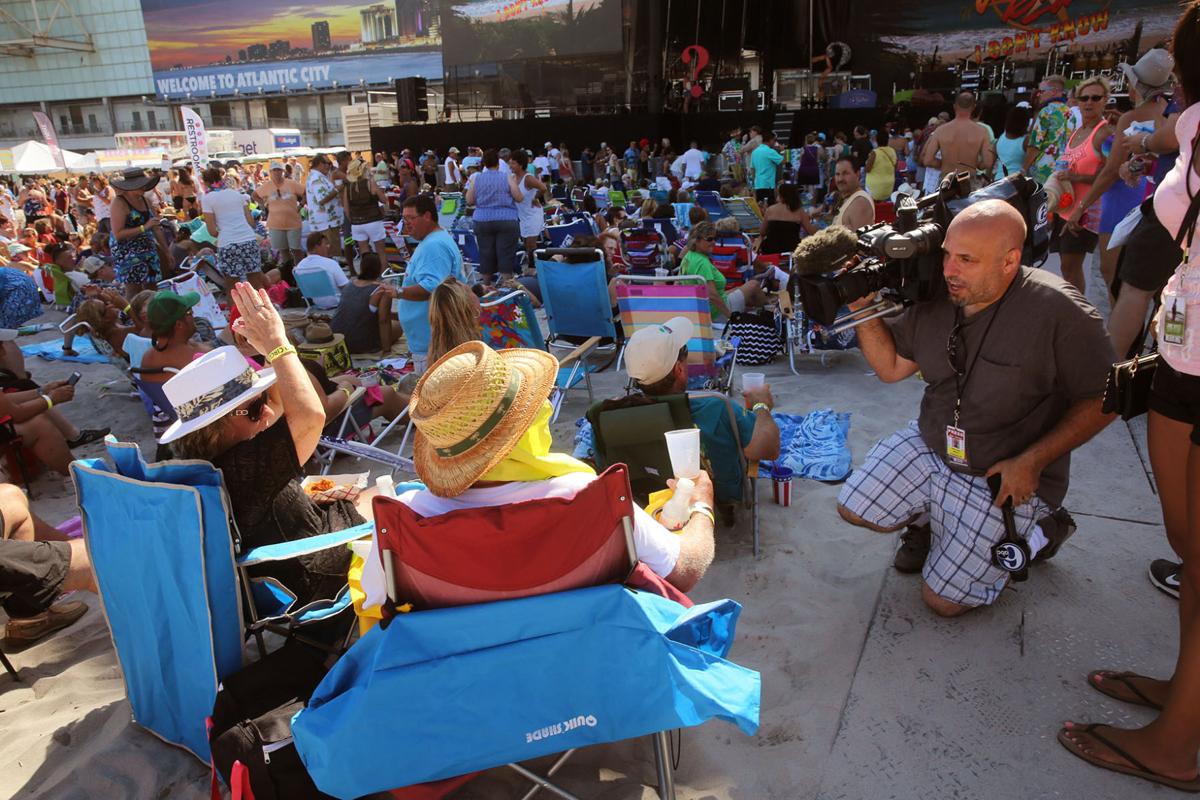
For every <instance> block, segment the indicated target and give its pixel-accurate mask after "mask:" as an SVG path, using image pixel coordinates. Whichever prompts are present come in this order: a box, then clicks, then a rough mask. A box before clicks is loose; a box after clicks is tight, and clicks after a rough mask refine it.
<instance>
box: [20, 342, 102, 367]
mask: <svg viewBox="0 0 1200 800" xmlns="http://www.w3.org/2000/svg"><path fill="white" fill-rule="evenodd" d="M62 347H63V340H62V339H53V340H51V341H49V342H38V343H37V344H27V345H25V346H24V347H22V348H21V352H22V353H24V354H25V355H27V356H37V357H38V358H44V359H46V360H47V361H74V362H75V363H76V364H104V363H106V362H107V361H108V359H107V358H105V357H104V356H102V355H100V354H99V353H97V352H96V348H95V347H93V346H92V343H91V342H89V341H88V339H87V337H86V336H76V337H75V344H73V345H71V347H72V348H73V349H74V350H75V352H76V353H78V354H79V355H77V356H68V355H63V351H62Z"/></svg>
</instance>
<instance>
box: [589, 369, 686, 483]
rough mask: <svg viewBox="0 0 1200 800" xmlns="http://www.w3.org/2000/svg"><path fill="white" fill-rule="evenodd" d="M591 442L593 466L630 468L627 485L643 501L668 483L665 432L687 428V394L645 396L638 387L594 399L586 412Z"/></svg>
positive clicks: (669, 465) (668, 469)
mask: <svg viewBox="0 0 1200 800" xmlns="http://www.w3.org/2000/svg"><path fill="white" fill-rule="evenodd" d="M587 419H588V422H590V423H591V424H592V435H593V438H594V440H595V443H596V469H597V470H598V471H603V470H606V469H608V468H609V467H611V466H612V465H613V464H625V465H626V466H627V467H629V485H630V487H631V488H632V489H633V494H634V496H635V497H636V498H637V499H638V502H640V503H641V504H642V505H643V506H644V505H645V504H646V501H647V499H648V498H649V496H650V494H651V493H653V492H657V491H659V490H661V489H665V488H667V478H669V477H671V457H670V455H669V454H668V452H667V441H666V439H664V438H663V434H664V433H665V432H667V431H674V430H681V429H684V428H691V427H692V412H691V410H690V409H689V408H688V398H687V395H686V394H674V395H669V396H665V397H648V396H646V395H644V394H641V393H640V392H636V393H633V394H629V395H626V396H625V397H621V398H617V399H615V400H601V401H600V402H598V403H594V404H593V405H592V407H591V408H589V409H588V412H587Z"/></svg>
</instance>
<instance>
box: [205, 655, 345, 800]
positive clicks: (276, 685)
mask: <svg viewBox="0 0 1200 800" xmlns="http://www.w3.org/2000/svg"><path fill="white" fill-rule="evenodd" d="M325 659H326V655H325V654H323V653H321V652H319V651H317V650H315V649H314V648H312V647H309V646H308V645H306V644H303V643H301V642H298V641H296V640H289V641H288V642H287V643H286V644H284V645H283V646H282V647H280V648H279V649H278V650H275V651H274V652H271V653H268V654H267V655H266V656H265V657H264V658H262V659H261V660H259V661H256V662H254V663H253V664H250V665H249V666H247V667H244V668H243V669H241V670H239V671H238V672H236V673H234V674H233V675H231V676H229V677H228V678H226V679H225V681H223V682H222V684H221V686H220V687H219V688H218V690H217V698H216V700H215V701H214V702H213V712H212V717H210V718H209V723H210V725H209V731H208V741H209V745H210V746H211V747H212V765H213V769H214V772H220V773H221V776H222V777H223V778H224V779H225V782H226V783H227V784H229V785H230V786H231V787H232V788H233V789H234V791H235V792H237V793H239V794H240V792H241V790H244V789H245V788H246V786H245V784H246V782H248V783H249V788H250V789H251V792H250V793H249V794H248V796H252V797H254V798H255V800H326V798H329V795H326V794H323V793H322V792H321V791H319V790H318V789H317V787H316V785H315V784H314V783H313V781H312V778H310V777H309V776H308V771H307V770H306V769H305V768H304V764H303V763H302V762H301V761H300V755H299V753H297V752H296V747H295V745H294V744H293V743H292V717H294V716H295V715H296V713H297V712H299V711H300V710H301V709H302V708H304V707H305V705H306V704H307V703H308V699H309V698H310V697H311V696H312V693H313V690H315V689H316V688H317V684H319V683H320V682H321V679H322V678H324V677H325V673H326V672H327V667H326V666H325ZM235 773H237V774H236V777H235ZM243 776H244V777H243ZM213 784H214V787H215V784H216V775H215V774H214V775H213ZM235 784H237V785H235Z"/></svg>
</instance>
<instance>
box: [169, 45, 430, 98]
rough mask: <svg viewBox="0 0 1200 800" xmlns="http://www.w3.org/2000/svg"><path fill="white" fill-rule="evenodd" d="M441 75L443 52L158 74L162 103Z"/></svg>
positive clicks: (187, 69)
mask: <svg viewBox="0 0 1200 800" xmlns="http://www.w3.org/2000/svg"><path fill="white" fill-rule="evenodd" d="M441 76H442V54H441V52H440V51H438V50H431V51H424V52H415V53H414V52H411V51H409V52H404V53H380V54H378V55H375V54H372V55H361V56H336V57H333V58H307V59H297V60H294V61H271V62H264V63H257V64H256V63H251V64H212V65H209V66H204V67H185V68H180V69H170V70H156V71H155V73H154V86H155V90H156V92H157V93H158V97H159V98H160V99H163V100H187V99H190V98H197V99H199V98H205V97H225V98H228V97H237V96H240V95H255V96H257V95H259V94H277V93H280V92H282V91H284V90H287V91H289V92H297V91H299V92H304V91H315V90H317V89H338V88H344V89H350V88H354V87H357V86H359V85H360V83H359V82H360V81H365V82H366V83H368V84H371V85H386V84H388V83H390V82H391V80H392V79H394V78H426V79H428V80H437V79H440V78H441Z"/></svg>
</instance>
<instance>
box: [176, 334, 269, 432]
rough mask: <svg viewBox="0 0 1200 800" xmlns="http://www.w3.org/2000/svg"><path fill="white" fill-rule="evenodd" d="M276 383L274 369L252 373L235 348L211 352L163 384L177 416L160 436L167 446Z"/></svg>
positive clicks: (222, 348) (212, 421)
mask: <svg viewBox="0 0 1200 800" xmlns="http://www.w3.org/2000/svg"><path fill="white" fill-rule="evenodd" d="M273 383H275V370H273V369H264V370H262V371H260V372H257V373H256V372H255V371H254V370H252V369H251V368H250V365H249V364H248V363H247V362H246V357H245V356H243V355H242V354H241V353H240V352H238V349H237V348H236V347H231V346H226V347H218V348H217V349H215V350H210V351H209V352H207V353H205V354H204V355H203V356H201V357H200V358H197V359H196V360H195V361H193V362H192V363H190V364H188V365H187V366H186V367H184V368H183V369H181V370H179V372H177V373H176V374H175V375H172V376H171V378H170V379H168V380H167V382H166V383H164V384H163V385H162V388H163V394H165V395H166V396H167V400H169V401H170V402H171V406H172V407H173V408H174V409H175V414H176V416H177V417H178V419H176V420H175V421H174V422H172V423H171V425H170V427H169V428H167V429H166V430H165V431H164V432H163V435H162V436H161V437H159V440H158V443H159V444H168V443H170V442H173V441H175V440H176V439H180V438H182V437H184V436H187V435H188V434H189V433H193V432H194V431H198V430H200V429H201V428H203V427H205V426H207V425H211V424H212V423H214V422H216V421H217V420H219V419H221V418H222V417H224V416H225V415H227V414H228V413H229V412H231V411H233V410H235V409H236V408H237V407H238V406H240V405H241V404H242V403H245V402H246V401H247V400H249V399H250V398H252V397H255V396H256V395H259V394H262V393H263V392H264V391H266V390H267V389H269V388H270V387H271V384H273Z"/></svg>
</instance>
